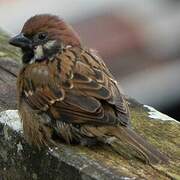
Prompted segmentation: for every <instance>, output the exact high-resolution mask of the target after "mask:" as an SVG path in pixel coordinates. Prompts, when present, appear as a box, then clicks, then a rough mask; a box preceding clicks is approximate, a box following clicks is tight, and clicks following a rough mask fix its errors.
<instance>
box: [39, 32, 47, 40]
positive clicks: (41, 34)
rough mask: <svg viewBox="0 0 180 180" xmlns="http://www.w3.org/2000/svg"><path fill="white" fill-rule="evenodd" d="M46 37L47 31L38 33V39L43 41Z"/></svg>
mask: <svg viewBox="0 0 180 180" xmlns="http://www.w3.org/2000/svg"><path fill="white" fill-rule="evenodd" d="M46 38H47V33H44V32H43V33H39V34H38V39H39V40H41V41H42V40H45V39H46Z"/></svg>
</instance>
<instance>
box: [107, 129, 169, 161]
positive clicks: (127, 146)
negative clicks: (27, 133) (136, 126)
mask: <svg viewBox="0 0 180 180" xmlns="http://www.w3.org/2000/svg"><path fill="white" fill-rule="evenodd" d="M111 132H112V135H113V136H115V137H116V138H117V139H118V140H117V141H114V142H112V143H110V145H111V147H112V148H113V150H115V151H116V152H118V153H120V154H121V155H125V156H126V157H127V156H130V157H132V156H135V157H136V158H138V159H140V160H142V161H145V162H146V163H149V164H157V163H168V158H167V157H166V156H165V155H163V154H162V153H160V152H159V151H158V150H157V149H156V148H155V147H153V146H152V145H151V144H149V143H148V142H146V141H145V140H144V139H143V138H142V137H140V136H139V135H138V134H137V133H135V132H134V131H133V130H132V129H130V128H127V127H118V128H117V127H116V128H114V129H113V130H112V131H111ZM123 147H124V148H123Z"/></svg>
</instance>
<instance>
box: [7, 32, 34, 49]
mask: <svg viewBox="0 0 180 180" xmlns="http://www.w3.org/2000/svg"><path fill="white" fill-rule="evenodd" d="M9 43H10V44H11V45H13V46H16V47H20V48H31V47H32V42H31V40H30V39H28V38H27V37H25V36H24V35H23V33H21V34H19V35H17V36H15V37H13V38H11V39H10V40H9Z"/></svg>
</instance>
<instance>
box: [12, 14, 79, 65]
mask: <svg viewBox="0 0 180 180" xmlns="http://www.w3.org/2000/svg"><path fill="white" fill-rule="evenodd" d="M9 43H10V44H12V45H14V46H17V47H20V48H21V49H22V53H23V57H22V60H23V63H25V64H29V63H33V62H38V61H43V60H47V59H52V58H53V57H54V55H55V54H57V53H59V52H61V51H62V50H63V49H64V48H66V47H69V46H72V47H73V46H80V44H81V43H80V39H79V36H78V35H77V34H76V33H75V32H74V31H73V29H72V27H71V26H69V25H68V24H66V23H65V22H64V21H63V20H62V19H60V18H59V17H58V16H54V15H49V14H42V15H35V16H33V17H31V18H30V19H28V20H27V21H26V22H25V24H24V26H23V28H22V31H21V33H20V34H19V35H17V36H15V37H13V38H11V39H10V41H9Z"/></svg>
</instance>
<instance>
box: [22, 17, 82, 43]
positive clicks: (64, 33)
mask: <svg viewBox="0 0 180 180" xmlns="http://www.w3.org/2000/svg"><path fill="white" fill-rule="evenodd" d="M38 32H47V33H48V36H49V38H50V39H56V40H59V41H62V42H63V43H64V45H71V46H80V44H81V43H80V38H79V36H78V35H77V33H76V32H75V31H74V30H73V29H72V27H71V26H70V25H68V24H67V23H65V22H64V21H63V20H62V19H60V18H59V17H58V16H55V15H50V14H40V15H35V16H33V17H31V18H30V19H28V20H27V21H26V22H25V24H24V26H23V28H22V31H21V33H23V34H24V35H25V36H33V35H35V34H36V33H38Z"/></svg>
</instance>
